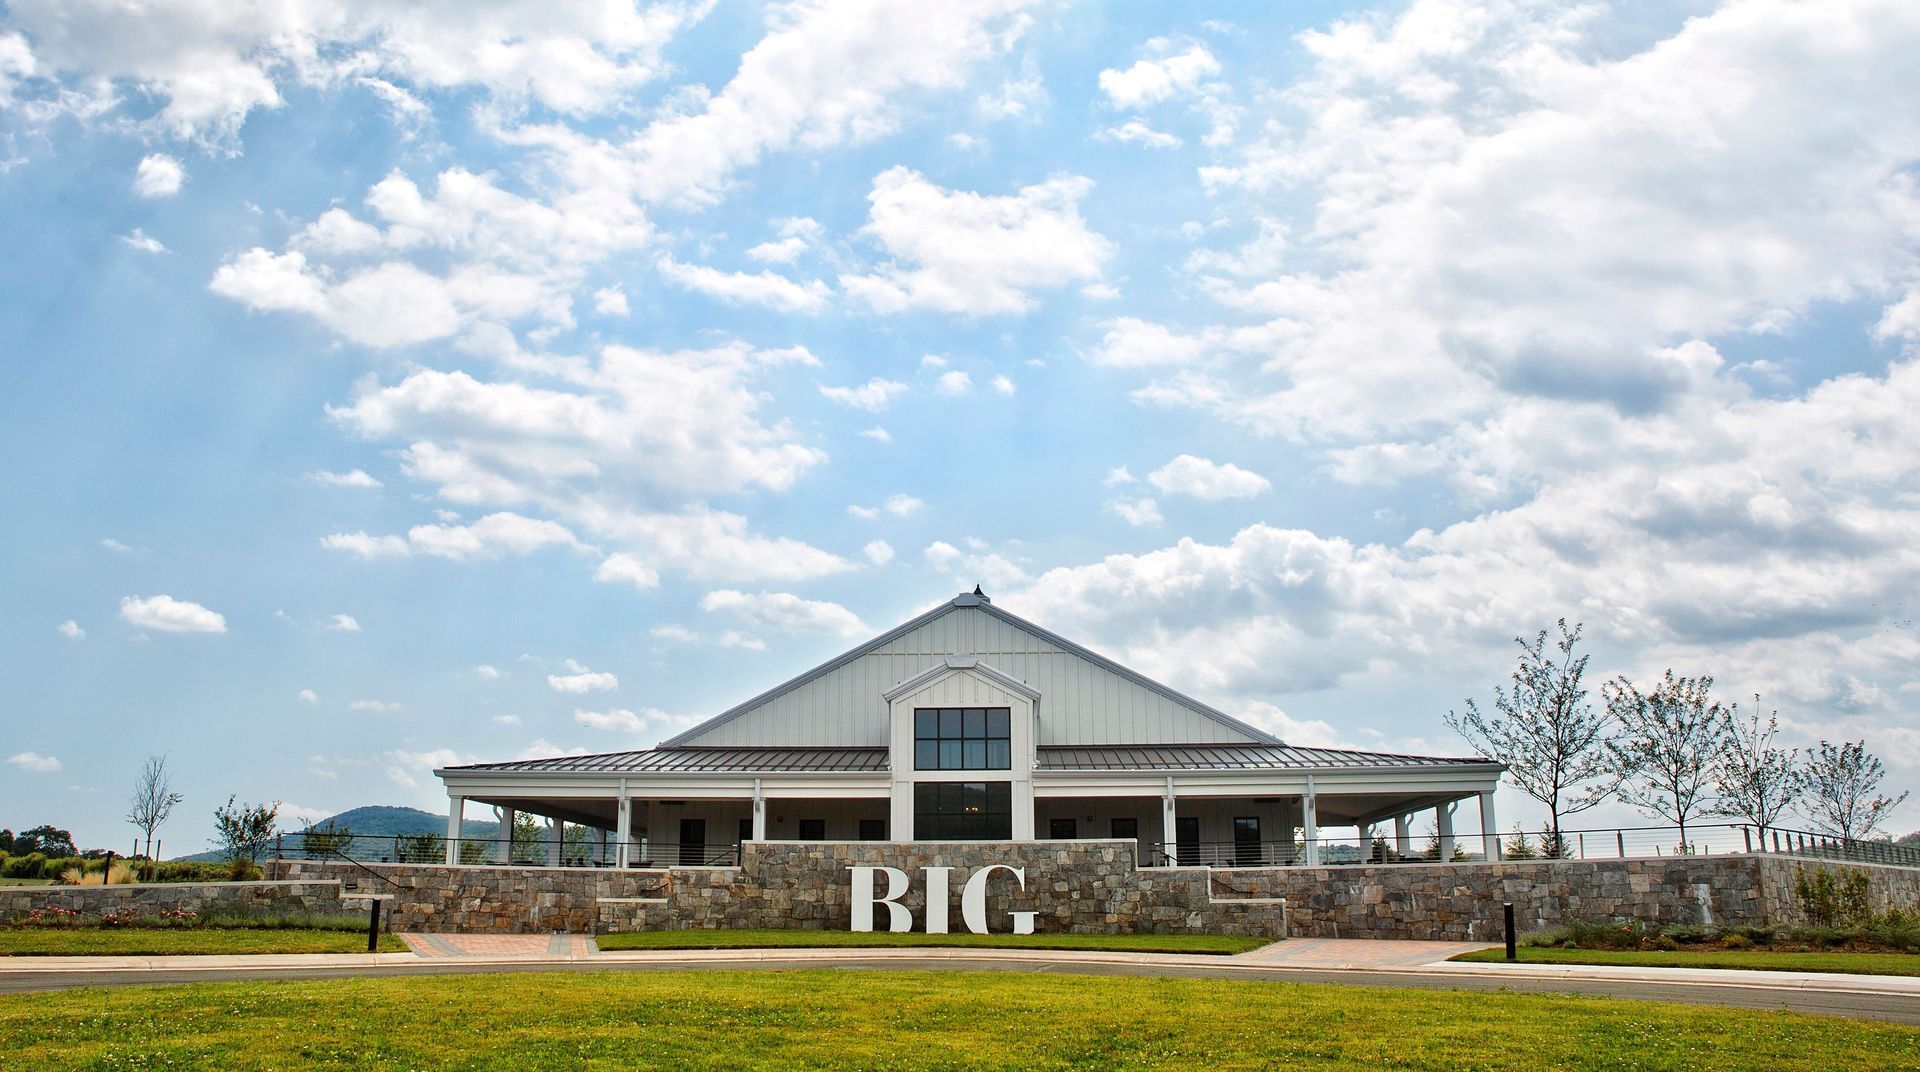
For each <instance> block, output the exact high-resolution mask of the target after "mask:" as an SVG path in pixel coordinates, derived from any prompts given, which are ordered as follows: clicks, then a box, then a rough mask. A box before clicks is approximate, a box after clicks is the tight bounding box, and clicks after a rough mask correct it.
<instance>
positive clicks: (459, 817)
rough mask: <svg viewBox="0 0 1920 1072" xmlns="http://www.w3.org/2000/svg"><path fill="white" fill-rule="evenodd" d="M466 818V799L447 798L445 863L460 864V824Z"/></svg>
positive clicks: (459, 797)
mask: <svg viewBox="0 0 1920 1072" xmlns="http://www.w3.org/2000/svg"><path fill="white" fill-rule="evenodd" d="M466 817H467V798H466V797H461V796H453V795H451V794H449V795H448V796H447V863H448V865H452V864H457V863H459V862H460V824H461V823H462V822H463V821H464V820H465V819H466Z"/></svg>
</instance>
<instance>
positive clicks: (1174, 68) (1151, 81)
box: [1099, 39, 1220, 108]
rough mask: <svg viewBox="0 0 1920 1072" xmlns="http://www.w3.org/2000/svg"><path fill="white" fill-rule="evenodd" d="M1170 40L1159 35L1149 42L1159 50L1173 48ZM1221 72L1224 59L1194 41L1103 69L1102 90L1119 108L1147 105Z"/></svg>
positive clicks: (1193, 87) (1190, 89)
mask: <svg viewBox="0 0 1920 1072" xmlns="http://www.w3.org/2000/svg"><path fill="white" fill-rule="evenodd" d="M1170 45H1171V43H1170V42H1167V41H1165V40H1162V39H1156V40H1154V41H1150V42H1148V43H1147V48H1148V50H1149V51H1151V52H1155V53H1168V52H1170ZM1219 72H1220V62H1219V61H1218V60H1216V59H1214V58H1213V53H1211V52H1209V51H1207V48H1206V46H1205V45H1193V46H1191V47H1189V48H1187V49H1186V50H1185V51H1182V52H1179V53H1173V54H1165V55H1161V56H1159V57H1158V58H1149V59H1143V60H1139V61H1137V62H1135V63H1134V64H1133V66H1131V67H1127V68H1124V69H1121V68H1108V69H1106V70H1104V71H1101V72H1100V78H1099V83H1100V92H1101V93H1102V94H1104V95H1105V96H1106V98H1107V102H1108V103H1109V104H1111V105H1113V106H1114V107H1116V108H1144V107H1147V106H1149V105H1154V104H1158V103H1160V102H1162V101H1165V100H1169V99H1171V98H1173V97H1176V96H1181V95H1185V94H1190V93H1192V92H1194V91H1195V90H1196V89H1197V88H1199V86H1200V82H1201V80H1202V79H1204V78H1206V77H1207V76H1208V75H1212V74H1218V73H1219Z"/></svg>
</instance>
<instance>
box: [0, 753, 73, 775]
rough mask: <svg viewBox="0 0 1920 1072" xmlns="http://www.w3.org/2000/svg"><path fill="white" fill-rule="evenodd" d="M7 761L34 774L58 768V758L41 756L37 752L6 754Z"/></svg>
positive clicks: (52, 771) (48, 772)
mask: <svg viewBox="0 0 1920 1072" xmlns="http://www.w3.org/2000/svg"><path fill="white" fill-rule="evenodd" d="M7 762H8V763H11V764H13V765H14V766H16V767H19V768H20V769H21V770H23V771H30V772H32V773H34V774H52V773H54V772H56V771H58V770H59V769H60V761H59V760H58V759H56V758H54V757H53V756H43V755H41V754H40V753H38V752H20V753H17V754H15V755H12V756H8V757H7Z"/></svg>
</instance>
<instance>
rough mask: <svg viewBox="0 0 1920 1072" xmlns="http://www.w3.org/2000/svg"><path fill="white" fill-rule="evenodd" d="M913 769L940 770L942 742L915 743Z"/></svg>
mask: <svg viewBox="0 0 1920 1072" xmlns="http://www.w3.org/2000/svg"><path fill="white" fill-rule="evenodd" d="M913 767H914V769H915V770H939V769H940V742H939V741H915V742H913Z"/></svg>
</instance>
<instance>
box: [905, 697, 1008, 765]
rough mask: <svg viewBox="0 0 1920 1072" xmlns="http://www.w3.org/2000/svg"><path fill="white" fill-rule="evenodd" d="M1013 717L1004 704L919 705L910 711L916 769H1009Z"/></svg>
mask: <svg viewBox="0 0 1920 1072" xmlns="http://www.w3.org/2000/svg"><path fill="white" fill-rule="evenodd" d="M1012 721H1013V720H1012V716H1011V714H1010V712H1009V710H1008V709H1007V708H1005V707H919V708H915V709H914V712H913V768H914V769H915V770H1009V769H1011V768H1012V767H1013V746H1012V744H1011V743H1010V742H1009V740H1008V728H1009V726H1010V725H1011V724H1012Z"/></svg>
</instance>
